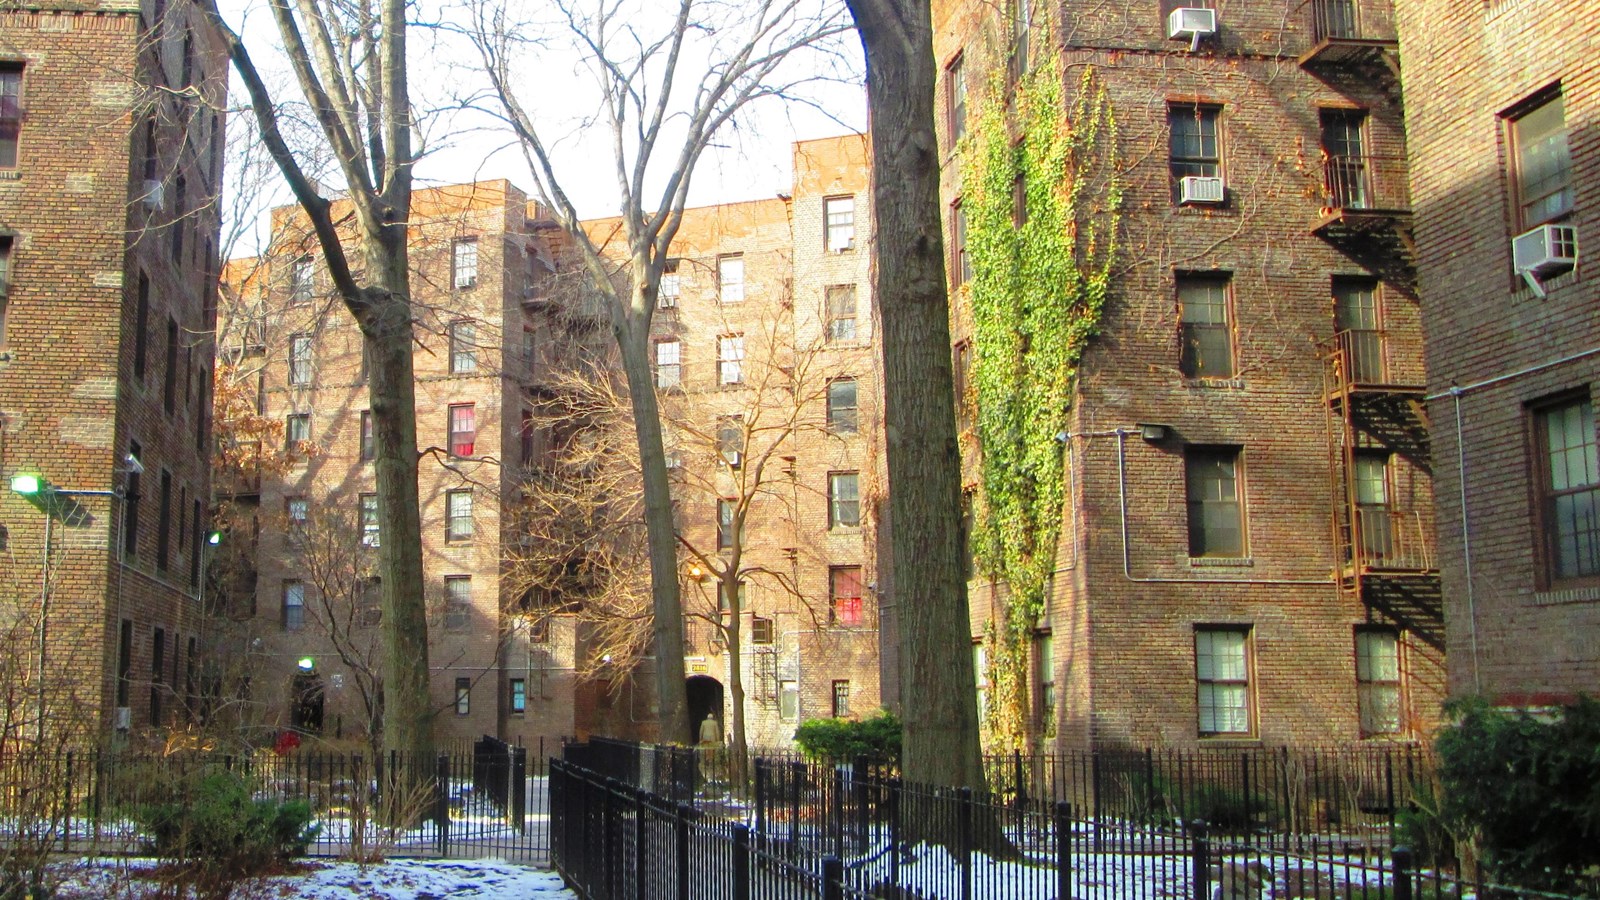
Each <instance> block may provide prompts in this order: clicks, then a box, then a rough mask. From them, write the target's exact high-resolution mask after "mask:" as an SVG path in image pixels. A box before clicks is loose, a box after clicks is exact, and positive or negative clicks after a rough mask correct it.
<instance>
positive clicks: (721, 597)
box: [717, 581, 745, 613]
mask: <svg viewBox="0 0 1600 900" xmlns="http://www.w3.org/2000/svg"><path fill="white" fill-rule="evenodd" d="M744 586H745V583H744V582H743V581H741V582H739V586H738V588H736V589H735V593H736V594H737V595H738V597H737V599H738V601H739V609H740V611H743V610H744V609H745V603H744V598H745V589H744ZM731 611H732V607H730V606H729V605H728V586H727V584H726V583H725V582H722V581H718V582H717V612H719V613H727V612H731Z"/></svg>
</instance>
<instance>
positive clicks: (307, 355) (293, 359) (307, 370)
mask: <svg viewBox="0 0 1600 900" xmlns="http://www.w3.org/2000/svg"><path fill="white" fill-rule="evenodd" d="M289 383H290V384H293V385H303V384H310V383H311V335H309V334H296V335H291V336H290V338H289Z"/></svg>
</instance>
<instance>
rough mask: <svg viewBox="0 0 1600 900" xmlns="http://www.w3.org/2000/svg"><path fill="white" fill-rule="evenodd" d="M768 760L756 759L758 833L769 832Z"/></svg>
mask: <svg viewBox="0 0 1600 900" xmlns="http://www.w3.org/2000/svg"><path fill="white" fill-rule="evenodd" d="M768 781H769V779H768V773H767V761H766V760H765V759H759V758H758V759H757V760H756V834H766V833H767V782H768Z"/></svg>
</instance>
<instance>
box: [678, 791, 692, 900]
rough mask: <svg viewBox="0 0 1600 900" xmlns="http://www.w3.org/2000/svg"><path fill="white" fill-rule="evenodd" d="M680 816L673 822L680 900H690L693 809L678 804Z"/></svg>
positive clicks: (685, 804) (686, 805)
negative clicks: (690, 827)
mask: <svg viewBox="0 0 1600 900" xmlns="http://www.w3.org/2000/svg"><path fill="white" fill-rule="evenodd" d="M677 809H678V815H677V818H676V819H675V820H674V821H673V828H674V830H675V831H676V832H677V847H676V850H677V859H678V866H677V869H678V870H677V872H675V873H674V874H675V875H676V876H677V882H678V893H677V895H676V896H677V898H678V900H689V814H690V813H691V812H692V807H690V806H689V805H688V804H687V803H679V804H678V807H677Z"/></svg>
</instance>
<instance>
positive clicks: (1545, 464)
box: [1535, 396, 1600, 581]
mask: <svg viewBox="0 0 1600 900" xmlns="http://www.w3.org/2000/svg"><path fill="white" fill-rule="evenodd" d="M1594 427H1595V422H1594V407H1593V406H1591V405H1590V403H1589V399H1588V397H1587V396H1585V397H1582V398H1573V399H1570V400H1566V401H1564V402H1561V403H1558V404H1555V405H1551V406H1546V407H1544V408H1543V409H1539V410H1537V411H1536V412H1535V439H1536V444H1537V448H1538V453H1537V460H1538V465H1539V468H1540V472H1539V475H1538V478H1537V482H1536V483H1537V485H1538V488H1539V498H1538V499H1539V526H1540V528H1539V532H1540V537H1541V543H1542V544H1543V547H1542V549H1543V551H1544V559H1545V572H1546V575H1547V577H1546V580H1547V581H1559V580H1562V579H1568V578H1587V577H1591V576H1594V575H1600V453H1597V452H1596V446H1595V432H1594Z"/></svg>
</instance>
